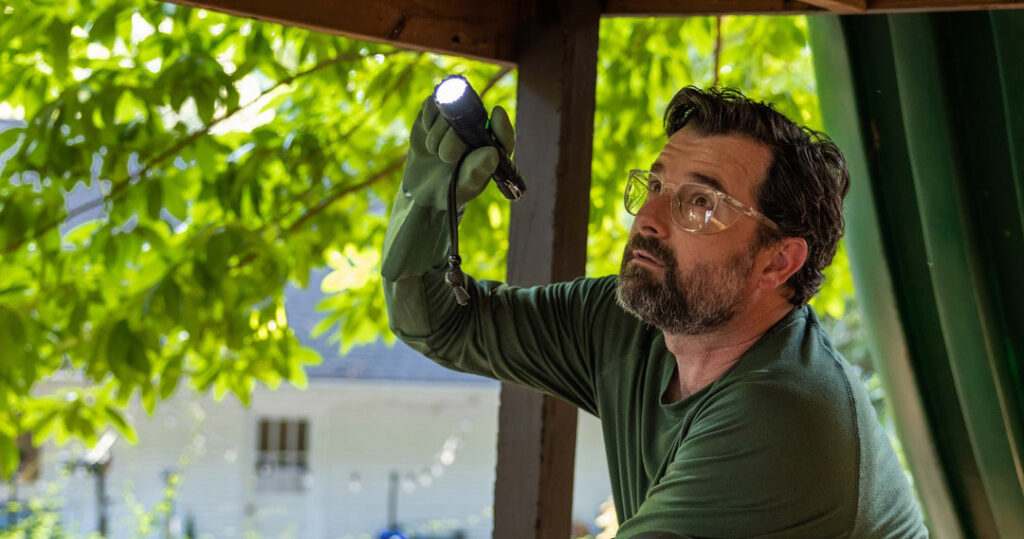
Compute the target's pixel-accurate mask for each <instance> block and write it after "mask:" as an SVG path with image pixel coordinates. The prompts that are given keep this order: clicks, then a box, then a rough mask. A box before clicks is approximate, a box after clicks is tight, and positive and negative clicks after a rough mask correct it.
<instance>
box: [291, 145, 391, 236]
mask: <svg viewBox="0 0 1024 539" xmlns="http://www.w3.org/2000/svg"><path fill="white" fill-rule="evenodd" d="M404 164H405V155H402V156H400V157H398V158H397V159H395V160H394V161H392V162H390V163H388V164H387V166H385V167H384V168H382V169H381V170H379V171H377V172H376V173H374V174H373V175H372V176H370V177H369V178H367V179H366V180H363V181H362V182H359V183H356V184H352V185H346V186H344V187H342V188H340V189H338V190H337V191H335V192H333V193H331V194H330V195H329V196H327V197H326V198H324V199H323V200H321V201H320V202H319V203H317V205H316V206H313V207H312V208H310V209H309V211H307V212H306V213H304V214H302V216H300V217H299V218H298V219H296V220H295V222H294V223H292V224H291V225H290V226H289V227H288V228H286V229H285V230H284V233H283V234H282V235H288V234H291V233H292V232H295V231H296V230H298V229H299V228H300V227H301V226H302V225H303V224H305V222H306V221H308V220H310V219H311V218H312V217H314V216H315V215H316V214H318V213H320V212H322V211H324V210H325V209H327V207H328V206H330V205H331V204H333V203H334V202H336V201H337V200H338V199H340V198H341V197H343V196H345V195H347V194H349V193H352V192H354V191H358V190H360V189H364V188H366V187H369V186H370V185H372V184H374V183H377V182H378V181H380V180H381V179H383V178H386V177H388V176H389V175H391V174H393V173H395V172H396V171H398V170H399V169H400V168H402V165H404Z"/></svg>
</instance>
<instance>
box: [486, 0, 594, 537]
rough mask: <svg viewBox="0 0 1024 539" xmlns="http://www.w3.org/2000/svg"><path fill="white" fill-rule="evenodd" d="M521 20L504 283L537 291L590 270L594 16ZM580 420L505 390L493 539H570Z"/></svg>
mask: <svg viewBox="0 0 1024 539" xmlns="http://www.w3.org/2000/svg"><path fill="white" fill-rule="evenodd" d="M524 13H527V14H528V16H527V17H526V18H525V20H524V22H523V24H522V26H521V27H520V29H519V31H518V32H517V34H518V35H519V38H520V41H519V45H520V49H519V50H520V55H519V56H518V58H516V60H517V64H518V66H519V88H518V94H519V97H518V103H517V106H516V109H517V113H516V118H517V120H516V123H517V125H516V127H517V130H518V136H517V140H518V145H517V149H516V155H517V164H518V166H519V170H520V171H521V172H522V174H523V177H524V178H526V180H527V181H528V182H529V183H528V190H527V193H526V196H525V197H524V198H523V200H521V201H519V202H516V203H514V204H513V206H512V222H511V229H510V235H509V254H508V281H509V282H510V283H512V284H517V285H533V284H543V283H550V282H555V281H565V280H569V279H572V278H574V277H579V276H582V275H583V274H584V271H585V268H586V245H587V218H588V213H589V211H590V196H589V194H590V161H591V154H592V146H593V129H594V89H595V82H596V78H597V43H598V25H599V16H600V6H599V0H557V1H556V0H537V2H536V5H534V6H532V7H531V8H530V10H529V11H524ZM519 157H521V158H519ZM576 416H577V410H576V408H575V407H574V406H572V405H570V404H568V403H566V402H564V401H561V400H559V399H555V398H553V397H546V396H543V395H541V394H540V393H537V392H534V391H530V390H526V389H522V388H518V387H515V386H510V385H507V384H506V385H503V386H502V390H501V407H500V409H499V414H498V417H499V428H498V471H497V482H496V483H495V492H494V537H495V538H497V539H506V538H507V539H512V538H515V539H519V538H523V537H530V538H541V539H565V538H566V537H569V535H570V526H571V521H570V520H571V515H572V491H573V488H572V485H573V472H574V466H573V462H574V459H575V447H576Z"/></svg>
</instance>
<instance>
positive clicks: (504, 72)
mask: <svg viewBox="0 0 1024 539" xmlns="http://www.w3.org/2000/svg"><path fill="white" fill-rule="evenodd" d="M510 71H512V68H511V67H503V68H501V71H498V72H497V73H496V74H495V75H494V76H493V77H491V80H489V81H487V85H486V86H484V89H483V90H481V91H480V97H481V98H483V96H484V94H486V93H487V92H488V91H490V89H491V88H494V85H495V84H497V83H498V81H500V80H501V79H502V78H503V77H504V76H505V75H508V73H509V72H510Z"/></svg>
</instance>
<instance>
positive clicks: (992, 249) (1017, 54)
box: [931, 12, 1024, 511]
mask: <svg viewBox="0 0 1024 539" xmlns="http://www.w3.org/2000/svg"><path fill="white" fill-rule="evenodd" d="M931 21H932V25H933V27H934V31H935V35H936V37H937V39H936V45H937V47H938V53H939V57H940V58H942V59H943V62H942V64H941V68H942V75H943V81H942V84H943V86H944V87H945V88H947V96H948V100H949V103H950V107H949V117H950V122H951V125H952V130H951V133H953V134H954V136H955V138H956V147H957V148H956V149H957V152H958V153H957V157H958V162H959V164H960V180H961V195H962V199H963V200H964V202H965V207H966V210H967V216H968V218H969V219H970V222H971V224H972V226H973V231H974V232H973V234H972V238H971V240H972V243H973V245H974V248H975V252H976V257H977V259H978V263H977V264H976V271H977V272H978V274H979V276H980V280H981V281H982V285H983V286H979V287H978V294H979V297H981V298H982V299H983V300H984V304H985V305H986V306H987V308H986V309H985V311H984V312H983V313H982V314H983V316H982V321H983V322H984V323H985V324H986V325H987V326H988V327H987V333H988V336H989V339H988V340H989V346H990V348H991V350H990V352H989V354H988V358H987V359H988V363H989V365H988V367H989V370H990V372H991V374H992V375H993V378H994V380H995V383H994V384H993V385H994V389H995V394H994V397H995V398H996V399H997V401H998V402H999V405H1000V408H1001V411H1002V420H1003V427H1004V429H1005V430H1006V432H1007V443H1008V446H1007V449H1008V451H1009V452H1010V454H1011V455H1012V458H1013V461H1014V463H1015V468H1016V469H1015V470H1014V472H1009V471H1007V475H1011V473H1012V475H1015V476H1016V480H1017V483H1018V489H1024V473H1022V470H1021V467H1020V460H1021V457H1020V453H1021V445H1022V432H1021V430H1022V429H1021V427H1022V425H1021V417H1022V416H1024V414H1022V408H1021V405H1022V403H1024V398H1022V391H1021V378H1020V369H1019V357H1020V356H1019V352H1020V350H1021V348H1022V344H1024V310H1022V309H1021V306H1020V302H1021V300H1022V299H1024V280H1022V279H1020V278H1019V275H1020V273H1021V267H1022V266H1024V226H1022V215H1024V214H1022V212H1021V209H1022V205H1021V197H1020V194H1021V190H1020V186H1021V176H1020V169H1019V166H1017V163H1018V160H1019V159H1020V158H1021V157H1022V153H1021V148H1020V147H1019V146H1018V147H1017V148H1016V149H1015V148H1014V146H1015V145H1019V136H1015V133H1017V132H1020V129H1021V128H1022V127H1024V125H1022V116H1021V114H1022V111H1021V104H1020V99H1019V95H1020V92H1021V91H1022V90H1024V84H1022V80H1021V73H1024V71H1022V70H1021V67H1020V66H1024V13H1021V12H1006V13H1005V14H1002V13H980V12H979V13H971V14H958V16H955V17H954V16H950V15H948V14H944V15H935V16H933V17H932V18H931ZM1019 511H1024V507H1021V508H1019Z"/></svg>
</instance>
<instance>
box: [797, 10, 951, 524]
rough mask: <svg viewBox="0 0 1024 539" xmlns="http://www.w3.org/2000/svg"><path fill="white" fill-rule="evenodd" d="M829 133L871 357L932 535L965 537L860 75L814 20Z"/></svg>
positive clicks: (825, 20) (827, 22) (832, 24)
mask: <svg viewBox="0 0 1024 539" xmlns="http://www.w3.org/2000/svg"><path fill="white" fill-rule="evenodd" d="M808 22H809V30H810V42H811V48H812V50H813V51H814V67H815V72H816V76H817V81H818V96H819V97H818V99H819V101H820V103H821V113H822V119H823V122H824V125H825V131H826V132H827V133H828V134H829V135H830V136H831V137H832V138H833V140H835V142H836V143H837V144H838V145H839V147H840V148H842V149H843V153H844V154H845V155H846V160H847V164H848V167H849V170H850V177H851V188H850V194H849V196H848V197H847V199H846V208H845V210H846V211H845V214H846V219H847V229H846V238H845V242H846V246H847V251H848V252H849V253H850V259H851V260H850V263H851V271H852V273H853V278H854V282H855V283H856V291H857V301H858V303H859V305H860V309H861V312H862V313H863V315H864V319H865V320H866V321H867V323H866V324H865V328H866V330H867V333H868V342H869V346H870V349H871V355H872V357H873V358H875V368H876V369H877V370H878V372H879V374H880V375H881V378H882V383H883V386H884V387H885V391H886V395H887V399H888V402H889V403H890V406H891V407H892V410H893V414H892V415H893V417H894V418H895V423H896V427H897V431H898V432H899V434H900V438H901V440H902V443H903V448H904V451H905V452H906V455H907V460H908V462H909V466H910V469H911V471H912V473H913V475H914V478H915V481H914V482H915V487H916V490H917V492H918V495H919V497H920V499H921V503H922V505H923V506H924V507H923V508H924V510H925V514H926V517H927V521H928V525H929V528H930V529H931V531H932V535H933V536H935V537H936V538H939V539H946V538H959V537H963V533H962V528H961V524H960V522H959V518H958V515H957V511H956V510H955V508H954V506H953V500H952V499H951V497H950V492H949V486H948V484H947V481H946V474H945V471H944V469H943V466H942V462H941V461H940V459H939V455H938V453H937V452H936V450H935V439H934V437H933V435H932V432H931V429H930V428H929V423H928V418H927V414H926V412H925V403H924V401H923V400H922V398H921V393H920V391H919V389H918V381H917V379H916V376H915V374H914V372H913V367H912V365H911V360H910V354H909V348H908V344H907V342H906V337H905V334H904V329H903V324H902V322H901V320H900V316H899V310H898V303H897V299H896V294H895V289H894V287H893V279H892V275H891V273H890V271H889V269H888V266H887V265H886V264H885V263H884V261H885V260H886V256H885V252H884V250H883V241H882V230H881V228H880V221H879V214H878V210H877V208H876V205H875V201H874V198H873V196H872V190H871V176H870V172H869V167H868V163H867V154H866V151H865V148H864V143H863V141H864V138H863V136H862V131H861V126H860V123H859V121H858V116H857V104H856V97H855V95H854V83H853V73H852V70H851V66H850V60H849V55H848V52H847V47H846V43H845V41H844V40H843V39H841V36H842V28H841V26H840V22H839V17H837V16H834V15H819V16H813V17H808Z"/></svg>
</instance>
